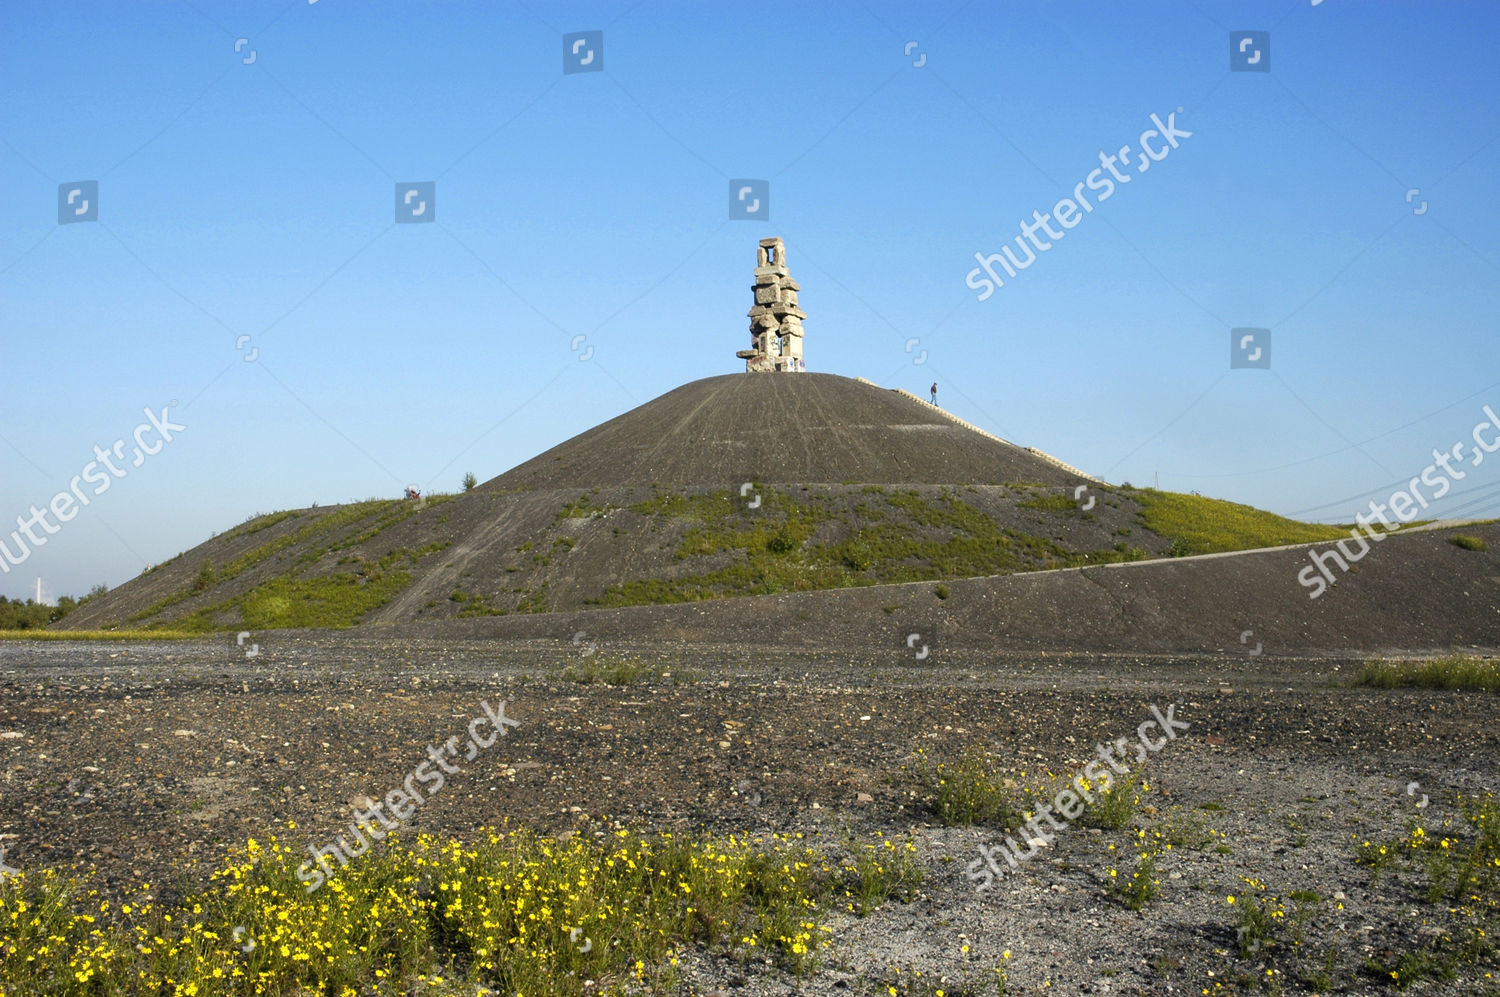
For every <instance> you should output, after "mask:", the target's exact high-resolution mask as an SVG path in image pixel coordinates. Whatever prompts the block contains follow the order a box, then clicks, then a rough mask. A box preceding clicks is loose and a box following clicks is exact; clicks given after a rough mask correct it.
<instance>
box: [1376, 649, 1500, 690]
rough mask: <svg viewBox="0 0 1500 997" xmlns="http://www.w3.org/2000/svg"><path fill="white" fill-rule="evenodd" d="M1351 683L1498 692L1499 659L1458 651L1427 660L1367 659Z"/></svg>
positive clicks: (1388, 687)
mask: <svg viewBox="0 0 1500 997" xmlns="http://www.w3.org/2000/svg"><path fill="white" fill-rule="evenodd" d="M1354 684H1355V685H1357V686H1369V687H1370V688H1374V689H1465V690H1471V691H1481V692H1500V661H1497V660H1495V659H1493V658H1467V657H1463V656H1461V655H1454V656H1453V657H1448V658H1435V659H1432V660H1428V661H1369V662H1366V663H1365V667H1364V669H1363V670H1362V671H1361V672H1360V673H1359V674H1358V675H1357V676H1355V679H1354Z"/></svg>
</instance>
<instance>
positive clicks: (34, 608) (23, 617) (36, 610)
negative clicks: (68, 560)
mask: <svg viewBox="0 0 1500 997" xmlns="http://www.w3.org/2000/svg"><path fill="white" fill-rule="evenodd" d="M108 591H109V586H107V585H95V586H94V587H93V588H91V589H89V594H88V595H86V596H84V597H83V598H81V599H75V598H73V597H72V596H71V595H65V596H62V597H61V598H60V599H58V600H57V605H55V606H47V605H40V604H38V603H37V602H36V601H35V600H32V599H27V600H25V601H22V600H20V599H7V598H6V597H5V596H3V595H0V630H35V629H41V628H42V627H45V626H46V625H47V624H49V623H56V622H57V621H58V620H60V619H62V618H63V617H64V616H67V615H68V614H69V613H71V612H72V611H73V610H75V609H77V608H78V607H79V606H82V605H83V604H84V603H86V602H88V601H89V600H90V599H93V598H96V597H97V596H101V595H103V594H104V593H105V592H108Z"/></svg>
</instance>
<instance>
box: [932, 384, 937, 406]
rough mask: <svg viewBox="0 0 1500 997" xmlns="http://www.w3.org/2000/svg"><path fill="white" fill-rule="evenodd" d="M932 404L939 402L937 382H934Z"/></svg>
mask: <svg viewBox="0 0 1500 997" xmlns="http://www.w3.org/2000/svg"><path fill="white" fill-rule="evenodd" d="M932 404H934V405H936V404H937V382H936V381H933V382H932Z"/></svg>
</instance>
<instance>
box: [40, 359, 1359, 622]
mask: <svg viewBox="0 0 1500 997" xmlns="http://www.w3.org/2000/svg"><path fill="white" fill-rule="evenodd" d="M1088 482H1089V483H1088V484H1087V485H1086V487H1087V488H1088V489H1089V494H1088V496H1087V498H1086V500H1084V501H1082V502H1080V501H1079V500H1078V496H1077V494H1076V491H1077V489H1078V485H1079V484H1080V482H1079V480H1078V478H1077V477H1076V475H1073V474H1072V473H1071V472H1069V471H1067V470H1065V469H1063V468H1061V467H1059V466H1058V465H1057V464H1056V463H1055V462H1052V461H1050V460H1049V459H1047V458H1045V457H1043V456H1039V455H1037V454H1035V453H1032V452H1029V451H1027V450H1024V449H1021V448H1019V447H1016V446H1013V445H1011V444H1009V443H1006V442H1004V441H1002V440H999V439H997V438H995V437H992V436H988V435H986V434H984V433H982V432H979V431H976V430H974V429H972V428H968V427H965V426H963V425H960V424H958V423H955V422H953V421H952V420H951V419H950V418H948V417H947V416H945V415H944V414H943V413H942V412H940V411H939V410H937V409H935V408H934V407H933V406H931V405H929V404H927V403H925V402H922V401H920V400H917V399H913V398H910V397H902V396H901V395H899V394H897V393H894V392H890V391H884V390H882V389H879V388H876V387H874V386H873V385H869V384H867V383H862V382H857V381H853V380H850V379H848V378H842V377H834V376H831V375H811V374H809V375H800V374H799V375H795V376H748V377H747V376H744V375H733V376H728V377H717V378H707V379H705V380H702V381H696V382H693V383H692V384H688V385H684V386H683V387H681V388H678V389H677V390H675V391H671V392H668V393H667V394H665V395H663V396H661V397H660V398H658V399H656V400H654V401H652V402H649V403H647V404H646V405H643V406H640V407H639V408H637V409H634V410H632V411H630V412H627V413H625V414H624V415H622V416H620V417H618V418H616V419H613V420H610V421H609V422H607V423H605V424H603V425H602V426H600V427H598V428H597V429H594V430H591V431H589V432H587V433H583V434H581V435H579V436H577V437H574V438H573V439H571V440H568V441H567V442H565V443H563V444H560V445H559V446H557V447H554V448H553V449H551V450H549V451H547V452H546V453H544V454H542V455H541V456H539V457H537V458H534V459H532V460H530V461H527V462H526V463H524V464H522V465H521V466H519V467H517V468H515V469H514V470H512V471H509V472H507V473H505V474H502V475H500V476H499V477H497V478H494V479H491V480H490V481H488V482H486V483H485V484H483V485H482V486H480V487H478V488H476V489H474V490H473V491H470V492H467V493H464V494H462V495H458V496H442V497H438V498H434V499H429V500H427V501H425V502H421V503H416V502H409V501H401V500H384V501H379V500H376V501H369V502H362V503H354V504H351V505H346V506H332V507H323V508H312V509H300V510H292V511H288V512H283V513H277V514H275V515H271V516H265V517H261V518H258V519H255V520H253V521H250V522H247V523H244V524H241V525H240V526H239V527H236V528H235V529H233V530H231V531H229V532H228V533H226V534H224V535H223V536H219V537H215V538H213V539H211V540H209V541H208V542H206V543H204V544H201V545H199V546H198V547H197V548H194V549H193V550H192V551H189V552H187V553H185V554H182V555H179V556H178V557H176V558H174V559H172V560H171V561H169V562H166V563H164V564H162V565H158V566H157V567H156V568H154V569H152V570H151V571H149V572H147V573H146V574H144V575H142V576H141V577H139V578H137V579H134V580H132V581H131V582H128V583H127V584H125V585H123V586H120V587H119V588H118V589H116V590H114V591H112V592H109V593H107V594H106V595H104V596H103V597H101V598H99V599H95V600H91V601H90V602H89V603H88V604H87V605H86V606H84V607H82V608H81V609H79V610H78V611H77V612H75V613H73V614H71V615H70V616H68V617H67V618H66V620H65V621H64V622H63V623H62V624H61V626H62V627H64V628H67V629H97V628H117V627H131V628H140V627H172V628H177V629H189V630H215V629H229V630H240V629H246V630H265V629H276V628H285V627H314V626H329V627H346V626H355V625H358V624H361V623H385V624H391V623H400V622H405V621H416V620H420V621H427V620H433V619H449V618H454V617H477V616H498V615H511V614H536V613H551V612H559V611H569V610H576V609H583V608H586V607H590V606H600V607H626V606H640V605H648V604H664V603H675V602H697V601H702V600H709V599H722V598H727V597H735V596H754V595H771V594H776V593H781V592H808V591H815V590H823V589H834V588H859V587H867V586H875V585H888V584H892V583H904V582H914V581H923V580H934V581H935V580H940V579H956V578H964V577H980V576H993V575H1002V574H1009V573H1015V572H1028V571H1036V570H1047V569H1055V568H1065V567H1072V566H1081V565H1100V564H1107V563H1113V562H1125V561H1138V560H1144V559H1148V558H1153V557H1161V556H1165V555H1180V554H1184V553H1197V552H1203V551H1207V550H1215V549H1221V550H1222V549H1238V548H1245V547H1255V546H1269V545H1274V544H1279V543H1292V542H1298V541H1306V540H1317V539H1322V538H1325V537H1327V536H1330V535H1337V533H1338V531H1336V530H1331V529H1330V528H1327V527H1319V526H1310V525H1308V524H1299V523H1293V522H1291V521H1289V520H1284V519H1280V518H1278V517H1274V516H1271V515H1269V514H1267V513H1263V512H1260V511H1259V510H1255V509H1251V508H1249V507H1247V506H1238V505H1234V504H1232V503H1226V502H1215V501H1214V500H1208V499H1201V498H1197V497H1193V496H1175V497H1174V496H1168V495H1165V494H1164V493H1159V492H1152V491H1140V490H1134V489H1125V488H1111V487H1109V486H1106V485H1103V484H1101V483H1099V482H1097V481H1093V480H1092V479H1088ZM1199 528H1206V530H1207V532H1190V531H1194V530H1198V529H1199ZM1216 538H1221V539H1216Z"/></svg>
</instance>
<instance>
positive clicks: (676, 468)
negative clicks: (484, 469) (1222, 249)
mask: <svg viewBox="0 0 1500 997" xmlns="http://www.w3.org/2000/svg"><path fill="white" fill-rule="evenodd" d="M1076 478H1077V476H1076V475H1069V474H1068V473H1067V472H1066V471H1064V470H1062V469H1061V468H1060V467H1058V466H1057V465H1056V464H1054V463H1052V462H1049V461H1048V460H1046V459H1045V458H1042V457H1039V456H1037V455H1036V454H1033V453H1031V452H1030V451H1028V450H1025V449H1023V448H1021V447H1017V446H1013V445H1011V444H1009V443H1004V442H1001V441H1000V440H997V439H994V438H993V437H988V436H985V435H982V434H980V433H977V432H975V431H974V430H972V429H969V428H966V427H964V426H962V425H960V424H958V423H957V422H955V421H954V420H953V419H952V418H951V417H949V416H948V415H947V414H945V413H944V412H943V411H942V410H941V409H938V408H936V407H934V406H932V405H928V404H927V403H925V402H921V401H916V400H914V399H912V398H910V397H904V396H902V395H899V394H897V393H896V392H893V391H887V390H884V389H882V388H878V387H876V386H875V385H873V384H869V383H866V382H863V381H857V380H854V379H852V378H847V377H839V376H837V375H834V374H797V375H786V376H775V375H771V376H745V375H743V374H729V375H725V376H723V377H708V378H704V379H703V380H701V381H693V382H691V383H690V384H684V385H683V386H682V387H680V388H677V389H676V390H675V391H669V392H667V393H666V394H664V395H662V396H661V397H659V398H657V399H655V400H654V401H650V402H647V403H646V404H645V405H642V406H640V407H639V408H636V409H633V410H631V411H629V412H626V413H625V414H624V415H622V416H620V417H618V418H616V419H611V420H610V421H609V422H606V423H604V424H603V425H600V426H597V427H595V428H594V429H591V430H589V431H588V432H586V433H583V434H581V435H579V436H575V437H574V438H573V439H571V440H568V441H567V442H566V443H562V444H560V445H558V446H556V447H553V448H552V449H551V450H548V451H547V452H546V453H544V454H542V455H540V456H539V457H535V458H533V459H531V460H529V461H527V462H526V463H524V464H522V465H520V466H519V467H517V468H515V469H513V470H510V471H507V472H506V473H504V474H502V475H500V477H498V478H495V479H494V480H493V481H490V482H488V483H487V484H486V485H485V487H486V488H498V489H504V490H507V491H511V490H521V491H536V490H539V489H553V488H609V487H619V486H645V487H650V486H652V485H660V486H662V487H668V486H672V487H684V486H703V487H709V488H725V487H729V486H731V485H733V484H737V483H739V482H744V481H760V482H765V483H768V484H772V483H774V484H784V483H791V482H795V483H797V484H810V483H829V482H840V481H857V482H859V483H861V484H934V485H935V484H963V485H968V484H979V483H987V484H1004V483H1007V482H1029V483H1033V484H1049V485H1061V484H1066V483H1068V482H1070V481H1073V480H1075V479H1076Z"/></svg>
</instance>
